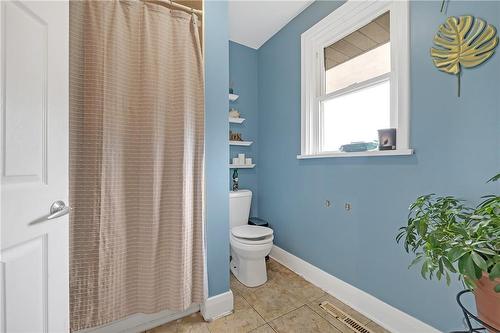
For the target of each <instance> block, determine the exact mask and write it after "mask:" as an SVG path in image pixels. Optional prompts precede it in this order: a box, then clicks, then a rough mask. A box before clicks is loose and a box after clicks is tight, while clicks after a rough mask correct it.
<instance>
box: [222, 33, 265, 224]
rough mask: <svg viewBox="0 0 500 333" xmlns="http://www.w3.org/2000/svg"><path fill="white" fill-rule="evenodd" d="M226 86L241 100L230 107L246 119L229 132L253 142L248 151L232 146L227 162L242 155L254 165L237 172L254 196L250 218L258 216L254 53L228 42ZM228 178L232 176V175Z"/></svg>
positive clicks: (256, 96)
mask: <svg viewBox="0 0 500 333" xmlns="http://www.w3.org/2000/svg"><path fill="white" fill-rule="evenodd" d="M229 82H232V86H233V88H234V93H235V94H238V95H239V96H240V97H239V98H238V99H237V100H236V101H235V102H232V103H230V106H231V107H234V108H236V109H238V110H239V111H240V113H241V117H243V118H245V119H246V120H245V121H244V122H243V123H242V124H231V125H230V128H231V130H232V131H234V132H239V133H242V135H243V139H244V140H246V141H253V144H252V145H251V146H250V147H240V146H231V149H230V158H233V157H236V156H238V154H245V155H246V156H248V157H251V158H252V162H253V163H255V164H257V166H256V167H255V168H253V169H238V174H239V185H240V188H241V189H250V190H251V191H252V193H253V196H252V206H251V212H250V215H251V216H257V215H258V207H257V203H258V201H257V171H258V170H259V169H258V168H259V161H258V158H257V157H258V155H257V152H258V140H257V123H258V110H259V106H258V94H257V84H258V82H257V50H255V49H252V48H249V47H246V46H244V45H241V44H238V43H234V42H229ZM229 176H230V177H231V176H232V172H231V173H230V174H229Z"/></svg>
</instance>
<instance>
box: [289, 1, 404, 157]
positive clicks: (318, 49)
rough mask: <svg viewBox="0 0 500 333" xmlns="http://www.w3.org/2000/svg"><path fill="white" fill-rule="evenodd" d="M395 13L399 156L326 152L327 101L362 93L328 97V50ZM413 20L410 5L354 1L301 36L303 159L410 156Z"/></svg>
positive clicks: (394, 112)
mask: <svg viewBox="0 0 500 333" xmlns="http://www.w3.org/2000/svg"><path fill="white" fill-rule="evenodd" d="M387 11H390V25H391V31H390V40H391V72H390V73H389V74H386V76H388V77H389V78H390V81H391V102H390V104H391V115H390V119H391V127H395V128H397V132H396V145H397V146H396V150H385V151H378V150H377V151H366V152H355V153H348V152H321V151H320V147H321V144H322V142H321V138H322V137H323V136H322V133H321V130H320V129H321V126H320V124H321V119H320V117H321V112H320V104H321V101H323V100H326V99H330V98H332V97H333V96H335V95H340V94H343V93H346V92H349V91H354V90H356V89H359V88H360V87H363V86H367V85H369V84H373V82H368V81H372V80H375V81H378V82H380V79H383V78H382V77H377V78H374V79H371V80H368V81H365V82H362V83H360V84H357V85H356V86H354V85H353V86H349V87H347V88H344V89H341V90H339V91H335V92H333V93H330V94H327V95H326V94H325V93H324V91H325V84H326V83H325V70H324V49H325V48H326V47H328V46H330V45H331V44H333V43H335V42H337V41H338V40H340V39H342V38H344V37H345V36H347V35H349V34H351V33H352V32H354V31H356V30H358V29H360V28H362V27H363V26H365V25H367V24H368V23H370V22H371V21H373V20H374V19H376V18H377V17H379V16H380V15H382V14H384V13H385V12H387ZM409 17H410V15H409V2H408V1H407V0H404V1H401V0H395V1H379V0H369V1H368V0H367V1H354V0H350V1H348V2H346V3H345V4H343V5H342V6H340V7H339V8H338V9H336V10H335V11H333V12H332V13H331V14H330V15H328V16H327V17H325V18H324V19H323V20H321V21H320V22H318V23H317V24H316V25H314V26H313V27H311V28H310V29H309V30H307V31H306V32H304V33H303V34H302V35H301V154H300V155H298V156H297V158H299V159H302V158H318V157H348V156H384V155H410V154H413V149H410V50H409V47H410V28H409V27H410V22H409V20H410V18H409Z"/></svg>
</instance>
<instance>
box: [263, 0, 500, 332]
mask: <svg viewBox="0 0 500 333" xmlns="http://www.w3.org/2000/svg"><path fill="white" fill-rule="evenodd" d="M340 4H341V3H340V2H333V1H320V2H315V3H314V4H312V5H311V6H310V7H309V8H307V9H306V10H305V11H304V12H303V13H301V14H300V15H299V16H297V17H296V18H295V19H294V20H292V21H291V22H290V23H289V24H288V25H286V26H285V27H284V28H283V29H282V30H281V31H280V32H279V33H277V34H276V35H275V36H273V37H272V38H271V39H270V40H269V41H267V42H266V43H265V44H264V45H263V46H262V47H261V48H260V49H259V50H258V70H259V72H258V87H259V91H258V95H259V117H258V119H259V120H258V121H259V123H258V133H259V135H258V139H259V142H260V143H265V144H261V145H260V146H259V151H258V154H259V156H258V157H259V173H258V189H259V193H258V194H259V195H258V204H259V214H260V216H262V217H264V218H267V219H269V220H270V222H271V224H272V227H273V228H274V230H275V236H276V238H275V243H276V245H278V246H280V247H282V248H283V249H285V250H287V251H289V252H291V253H293V254H295V255H297V256H298V257H300V258H302V259H304V260H306V261H308V262H310V263H312V264H313V265H315V266H318V267H320V268H321V269H323V270H325V271H327V272H329V273H330V274H332V275H334V276H337V277H338V278H341V279H343V280H344V281H346V282H348V283H350V284H352V285H354V286H356V287H358V288H360V289H362V290H365V291H366V292H368V293H370V294H372V295H374V296H376V297H378V298H379V299H381V300H383V301H385V302H387V303H389V304H391V305H393V306H395V307H397V308H399V309H401V310H403V311H405V312H407V313H409V314H411V315H413V316H415V317H417V318H419V319H421V320H423V321H425V322H427V323H429V324H431V325H433V326H435V327H436V328H439V329H443V330H449V329H452V328H458V327H461V315H460V313H459V312H458V310H457V305H456V303H455V299H454V297H455V294H456V292H457V291H458V290H459V289H460V285H459V284H458V283H455V284H454V285H452V286H451V287H446V285H445V284H444V283H440V282H436V281H431V282H429V281H425V280H423V279H422V278H421V277H420V273H419V271H418V270H417V269H412V270H408V269H407V266H408V264H409V262H410V261H411V258H410V256H408V255H406V254H405V253H404V251H403V249H402V247H401V246H398V245H397V244H396V243H395V240H394V237H395V234H396V232H397V229H398V228H399V227H400V226H402V225H404V224H405V223H406V216H407V213H408V211H407V207H408V205H409V204H410V203H411V202H412V200H414V199H415V198H416V197H417V196H418V195H420V194H424V193H430V192H435V193H438V194H454V195H457V196H459V197H462V198H465V199H470V200H476V199H478V198H479V196H481V195H482V194H484V193H487V192H493V191H495V190H496V191H498V190H499V188H498V187H496V189H495V188H494V187H493V186H492V185H485V184H484V182H485V181H486V180H487V179H488V178H489V177H491V176H493V175H494V174H495V173H497V172H498V171H499V166H500V156H499V153H500V151H499V147H500V137H499V133H500V117H499V112H500V111H499V105H500V98H499V95H500V94H499V92H500V91H499V80H500V55H499V54H496V55H495V56H494V57H493V58H492V59H490V61H488V62H487V63H486V64H485V65H483V66H480V67H478V68H476V69H468V70H467V69H466V70H465V72H464V75H463V77H462V97H461V98H457V97H456V78H455V77H453V76H451V75H448V74H445V73H442V72H439V71H438V70H437V69H436V68H434V66H433V64H432V62H431V59H430V57H429V48H430V47H431V45H432V39H433V36H434V34H435V32H436V30H437V28H438V26H439V24H441V23H442V22H444V21H445V19H446V15H444V14H442V13H440V12H439V7H440V1H434V2H423V1H415V2H412V3H411V87H412V88H411V118H412V122H411V145H412V147H413V148H415V151H416V155H414V156H401V157H369V158H362V157H361V158H343V159H334V158H331V159H315V160H297V159H296V155H297V154H299V153H300V34H301V33H302V32H304V31H305V30H307V29H308V28H309V27H311V26H312V25H314V24H315V23H316V22H318V21H319V20H320V19H321V18H323V17H324V16H326V15H327V14H329V13H330V12H331V11H332V10H334V9H335V8H337V7H338V6H339V5H340ZM464 14H472V15H476V16H479V17H482V18H484V19H486V20H487V21H488V22H489V23H491V24H493V25H495V26H496V27H497V28H500V3H499V2H482V1H474V2H462V1H449V2H448V13H447V15H464ZM497 52H500V50H498V51H497ZM326 199H329V200H331V201H332V203H333V205H332V207H331V208H324V206H323V203H324V200H326ZM346 202H349V203H351V204H352V210H351V211H349V212H348V211H345V210H344V203H346Z"/></svg>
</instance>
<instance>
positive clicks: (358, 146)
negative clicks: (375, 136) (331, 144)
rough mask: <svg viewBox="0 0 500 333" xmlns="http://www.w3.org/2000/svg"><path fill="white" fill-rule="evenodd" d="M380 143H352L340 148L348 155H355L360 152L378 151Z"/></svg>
mask: <svg viewBox="0 0 500 333" xmlns="http://www.w3.org/2000/svg"><path fill="white" fill-rule="evenodd" d="M377 147H378V142H376V141H372V142H351V143H348V144H345V145H342V146H340V151H343V152H346V153H354V152H360V151H367V150H374V149H377Z"/></svg>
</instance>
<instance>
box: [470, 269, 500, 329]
mask: <svg viewBox="0 0 500 333" xmlns="http://www.w3.org/2000/svg"><path fill="white" fill-rule="evenodd" d="M498 283H500V279H498V278H497V279H495V280H494V281H491V280H490V279H489V277H488V274H486V273H483V277H482V278H481V279H479V280H477V281H476V288H474V296H475V298H476V308H477V314H478V316H479V319H481V320H482V321H484V322H485V323H487V324H488V325H490V326H493V327H494V328H496V329H500V293H497V292H495V285H496V284H498ZM488 331H489V332H491V331H490V330H488Z"/></svg>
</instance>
